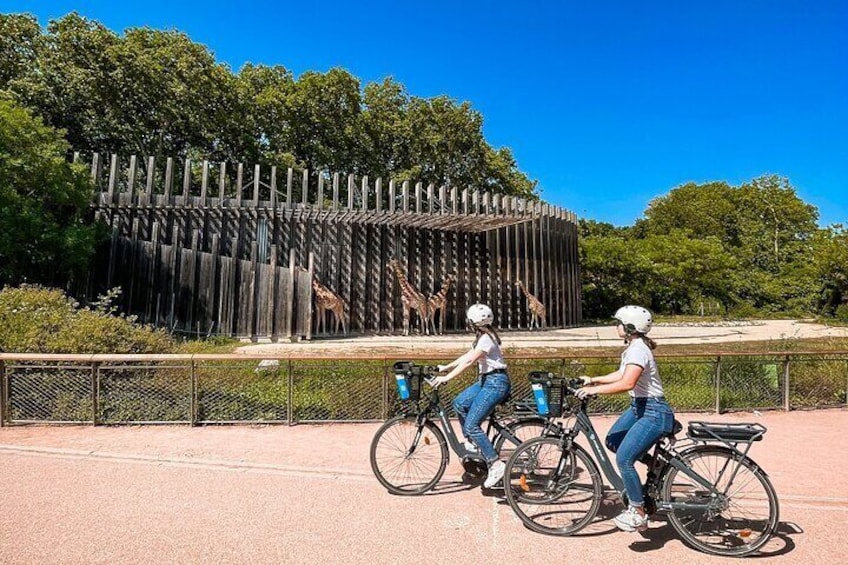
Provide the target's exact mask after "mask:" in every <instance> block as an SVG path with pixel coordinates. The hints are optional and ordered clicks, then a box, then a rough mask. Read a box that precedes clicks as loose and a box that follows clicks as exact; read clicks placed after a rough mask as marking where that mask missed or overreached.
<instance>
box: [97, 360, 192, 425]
mask: <svg viewBox="0 0 848 565" xmlns="http://www.w3.org/2000/svg"><path fill="white" fill-rule="evenodd" d="M191 406H192V402H191V377H190V371H188V370H187V367H185V366H178V365H177V366H175V365H167V364H162V365H141V366H138V365H133V364H119V365H101V366H99V367H98V368H97V420H98V422H100V423H103V424H120V423H130V422H169V423H177V422H190V421H191Z"/></svg>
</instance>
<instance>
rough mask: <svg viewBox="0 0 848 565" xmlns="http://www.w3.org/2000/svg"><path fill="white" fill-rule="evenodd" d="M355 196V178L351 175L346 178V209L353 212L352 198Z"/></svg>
mask: <svg viewBox="0 0 848 565" xmlns="http://www.w3.org/2000/svg"><path fill="white" fill-rule="evenodd" d="M355 194H356V178H355V177H354V176H353V173H351V174H349V175H348V176H347V209H348V210H350V211H352V210H353V198H354V195H355Z"/></svg>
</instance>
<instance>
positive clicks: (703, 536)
mask: <svg viewBox="0 0 848 565" xmlns="http://www.w3.org/2000/svg"><path fill="white" fill-rule="evenodd" d="M681 457H682V458H683V460H684V461H685V462H686V463H687V464H688V465H689V467H690V468H691V469H692V470H693V471H695V472H696V473H698V474H699V475H701V476H702V477H703V478H705V479H706V480H707V481H708V482H710V483H712V484H713V485H714V486H715V488H716V490H717V491H718V492H719V493H722V495H721V496H720V497H718V498H715V497H713V496H712V494H711V492H710V491H708V490H707V489H705V488H704V487H703V486H702V485H700V484H698V483H697V482H696V481H695V480H694V479H692V478H691V477H689V476H688V475H686V474H685V473H684V472H682V471H680V470H678V469H675V468H674V467H669V471H668V473H667V474H666V476H665V478H664V479H663V487H662V493H663V500H664V502H666V503H671V504H672V505H674V504H690V505H692V506H690V507H672V509H671V510H670V511H669V513H668V517H669V521H670V522H671V525H672V526H673V527H674V529H675V530H677V532H678V533H679V534H680V537H682V538H683V540H684V541H685V542H686V543H687V544H688V545H690V546H691V547H694V548H695V549H698V550H701V551H704V552H705V553H710V554H713V555H726V556H733V557H740V556H743V555H749V554H751V553H754V552H755V551H757V550H758V549H759V548H760V547H762V546H763V544H765V543H766V542H767V541H768V540H769V538H770V537H771V535H772V534H773V533H774V531H775V529H776V528H777V520H778V516H779V508H778V502H777V494H776V493H775V492H774V487H773V486H772V484H771V482H770V481H769V479H768V477H767V476H766V474H765V473H764V472H763V471H762V470H761V469H760V468H759V467H758V466H757V464H756V463H754V462H753V461H751V460H750V459H748V458H747V457H742V455H741V454H739V453H737V452H735V451H733V450H731V449H728V448H726V447H722V446H711V445H705V446H698V447H694V448H692V449H690V450H689V451H686V452H684V453H683V454H681ZM737 464H738V469H737Z"/></svg>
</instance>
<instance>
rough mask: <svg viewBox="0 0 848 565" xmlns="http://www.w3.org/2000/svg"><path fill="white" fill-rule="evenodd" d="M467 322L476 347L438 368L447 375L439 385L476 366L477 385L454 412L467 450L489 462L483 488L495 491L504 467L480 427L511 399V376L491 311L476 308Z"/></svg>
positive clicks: (464, 394) (461, 397) (468, 390)
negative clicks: (507, 369) (474, 334)
mask: <svg viewBox="0 0 848 565" xmlns="http://www.w3.org/2000/svg"><path fill="white" fill-rule="evenodd" d="M466 318H467V320H468V325H469V326H471V328H473V329H474V331H475V333H476V334H477V335H476V337H475V338H474V344H473V345H472V346H471V349H469V350H468V352H466V353H464V354H463V355H460V356H459V357H458V358H457V359H455V360H454V361H452V362H451V363H448V364H447V365H439V372H442V373H447V374H446V375H444V376H441V377H437V378H436V382H437V383H438V384H442V383H446V382H448V381H449V380H451V379H452V378H454V377H456V376H458V375H459V374H461V373H462V372H463V371H464V370H465V369H467V368H469V367H471V366H472V365H474V364H475V363H476V364H477V374H478V379H477V381H476V382H475V383H474V384H472V385H471V386H469V387H468V388H466V389H465V390H464V391H462V392H461V393H460V394H459V395H458V396H457V397H456V399H455V400H454V401H453V408H454V410H455V411H456V413H457V415H458V416H459V423H460V425H461V426H462V433H463V435H465V439H466V444H465V446H466V448H467V449H469V450H476V449H479V450H480V454H481V455H482V456H483V457H484V458H485V459H486V463H487V465H488V466H489V473H488V475H487V476H486V480H485V482H484V483H483V485H484V486H485V487H486V488H492V487H494V486H495V485H496V484H498V482H500V480H501V479H502V478H503V474H504V468H505V464H504V462H503V461H501V460H500V459H498V454H497V452H496V451H495V448H494V447H493V446H492V442H491V441H490V440H489V437H488V436H487V435H486V433H485V432H484V431H483V428H482V427H481V426H480V424H481V422H483V420H485V419H486V418H488V417H489V414H491V413H492V412H493V411H494V409H495V407H496V406H497V405H498V404H500V403H501V402H503V401H504V400H505V399H506V398H507V397H508V396H509V390H510V382H509V375H507V372H506V363H505V362H504V359H503V355H502V354H501V347H500V345H501V338H500V337H499V336H498V333H497V332H496V331H495V328H494V327H493V325H492V324H493V322H494V320H495V316H494V314H493V313H492V309H491V308H489V307H488V306H486V305H485V304H474V305H472V306H471V307H470V308H468V312H466Z"/></svg>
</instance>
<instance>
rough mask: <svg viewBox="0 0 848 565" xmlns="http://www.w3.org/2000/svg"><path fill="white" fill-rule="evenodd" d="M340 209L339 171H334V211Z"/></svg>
mask: <svg viewBox="0 0 848 565" xmlns="http://www.w3.org/2000/svg"><path fill="white" fill-rule="evenodd" d="M338 209H339V173H333V212H335V211H336V210H338Z"/></svg>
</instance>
